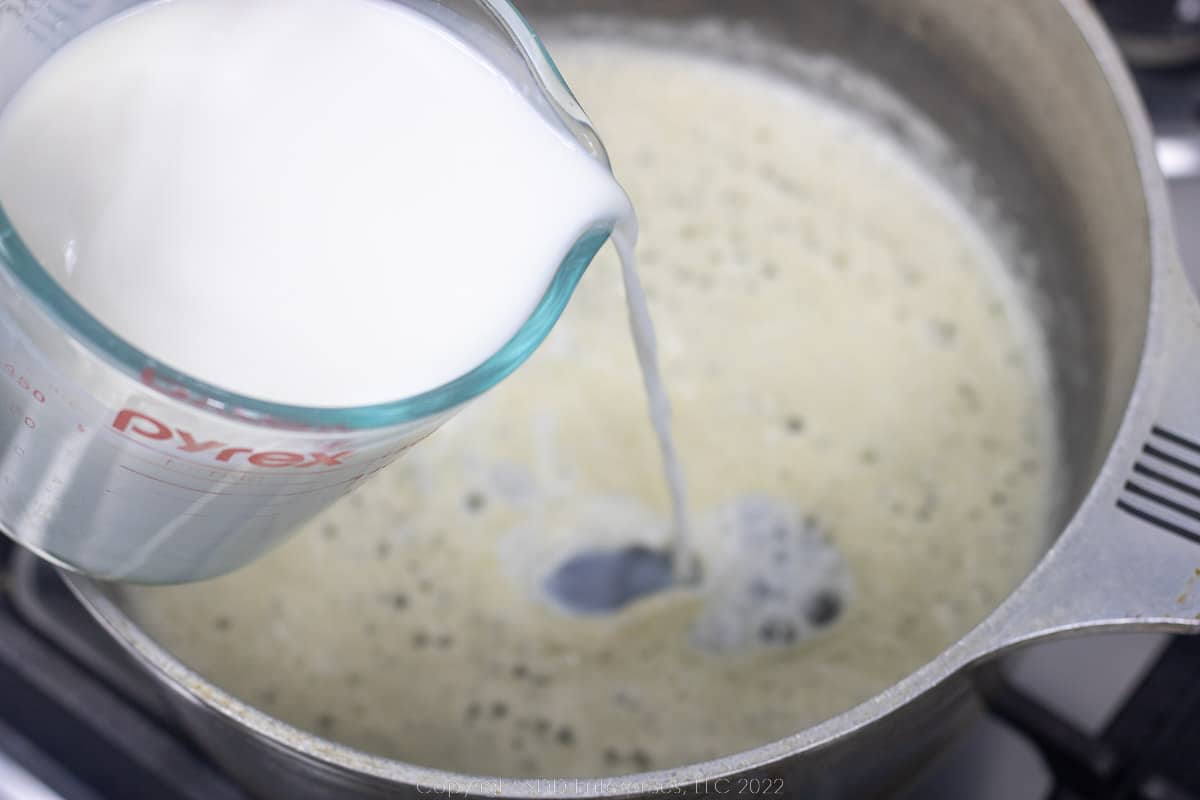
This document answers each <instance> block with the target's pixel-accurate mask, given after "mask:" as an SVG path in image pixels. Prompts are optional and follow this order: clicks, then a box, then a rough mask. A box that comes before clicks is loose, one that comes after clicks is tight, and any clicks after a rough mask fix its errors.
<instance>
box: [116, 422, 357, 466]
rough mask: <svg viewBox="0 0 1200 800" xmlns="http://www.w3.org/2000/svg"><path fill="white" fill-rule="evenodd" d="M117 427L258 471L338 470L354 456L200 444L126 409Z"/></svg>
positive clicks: (212, 442)
mask: <svg viewBox="0 0 1200 800" xmlns="http://www.w3.org/2000/svg"><path fill="white" fill-rule="evenodd" d="M113 427H114V428H116V429H117V430H118V431H120V432H121V433H127V434H136V435H138V436H141V437H142V438H144V439H152V440H155V441H159V442H165V441H168V440H172V439H176V438H178V440H179V441H180V442H181V444H180V445H179V447H178V448H177V449H179V450H181V451H183V452H184V453H209V454H211V455H212V457H213V458H214V459H216V460H217V461H223V462H226V463H229V462H232V461H233V460H234V459H235V458H236V457H238V456H245V457H246V461H248V462H249V463H251V464H253V465H254V466H256V467H275V468H278V467H297V468H299V469H304V468H306V467H316V466H322V467H336V466H341V464H342V459H343V458H347V457H349V456H351V455H354V453H353V451H351V450H343V451H342V452H340V453H290V452H287V451H283V450H269V451H265V452H257V451H255V450H254V449H253V448H250V447H230V446H229V445H227V444H226V443H225V442H214V441H205V442H202V441H200V440H198V439H197V438H196V437H195V436H193V435H192V434H190V433H188V432H187V431H185V430H183V429H182V428H175V429H171V428H170V427H168V426H166V425H164V424H163V423H161V422H159V421H158V420H156V419H155V418H154V417H151V416H149V415H148V414H143V413H141V412H140V411H131V410H129V409H123V410H121V411H120V412H118V413H117V416H116V419H114V420H113Z"/></svg>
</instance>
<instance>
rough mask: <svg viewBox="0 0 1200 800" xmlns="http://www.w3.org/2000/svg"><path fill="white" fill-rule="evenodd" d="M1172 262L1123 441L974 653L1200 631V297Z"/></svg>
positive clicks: (979, 637)
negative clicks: (1120, 633)
mask: <svg viewBox="0 0 1200 800" xmlns="http://www.w3.org/2000/svg"><path fill="white" fill-rule="evenodd" d="M1162 274H1163V277H1162V282H1163V285H1162V286H1160V287H1158V291H1156V292H1155V296H1156V308H1155V309H1154V315H1155V319H1156V320H1157V322H1156V323H1155V324H1154V326H1153V327H1152V329H1151V331H1150V335H1149V338H1148V341H1147V345H1146V357H1145V358H1144V362H1143V363H1144V366H1143V375H1142V378H1141V383H1140V385H1139V387H1138V391H1137V392H1136V393H1135V396H1134V399H1133V401H1132V403H1131V406H1130V408H1129V411H1128V413H1127V415H1126V419H1125V423H1124V427H1123V428H1122V431H1121V433H1120V434H1119V435H1118V438H1117V443H1116V445H1115V446H1114V447H1113V449H1112V452H1111V453H1110V455H1109V457H1108V460H1107V462H1106V463H1105V466H1104V468H1103V470H1102V472H1101V474H1100V476H1099V477H1098V479H1097V480H1096V482H1095V484H1094V486H1093V489H1092V491H1091V492H1090V494H1089V495H1088V497H1087V498H1086V500H1085V501H1084V503H1083V505H1082V507H1081V508H1080V510H1079V511H1078V513H1076V515H1075V517H1074V519H1073V520H1072V521H1071V523H1070V525H1069V526H1068V527H1067V529H1066V531H1065V532H1064V533H1063V534H1062V536H1061V537H1060V538H1059V540H1058V542H1057V543H1056V544H1055V545H1054V547H1053V548H1052V549H1051V550H1050V552H1049V553H1048V554H1047V555H1046V557H1045V558H1044V559H1043V560H1042V562H1041V564H1040V565H1039V566H1038V568H1037V570H1036V571H1035V572H1034V573H1033V574H1032V575H1031V576H1030V577H1029V578H1028V579H1027V581H1026V582H1025V584H1024V585H1023V586H1022V587H1021V588H1020V589H1018V591H1017V592H1016V593H1015V594H1014V595H1013V596H1012V597H1011V598H1010V599H1009V601H1008V602H1007V603H1006V604H1005V605H1004V606H1002V607H1001V608H1000V609H999V610H998V611H997V612H996V613H995V614H993V615H992V617H990V618H989V619H988V620H987V621H986V622H985V623H984V624H983V625H982V626H981V627H980V628H979V629H977V630H976V631H975V632H974V633H973V634H971V635H970V636H969V637H968V638H967V639H965V640H964V641H963V642H962V643H961V644H962V645H963V650H964V652H963V655H964V656H965V657H967V658H968V659H971V658H976V657H982V656H986V655H989V654H991V653H994V652H997V651H1000V650H1003V649H1006V648H1008V647H1011V646H1014V645H1017V644H1020V643H1022V642H1026V641H1031V640H1035V639H1041V638H1046V637H1049V636H1055V635H1063V634H1069V633H1085V632H1094V631H1101V630H1109V629H1129V628H1138V629H1143V630H1168V631H1176V632H1200V304H1198V303H1197V300H1196V297H1195V296H1194V294H1193V292H1192V290H1191V288H1190V286H1189V285H1188V283H1187V281H1186V279H1185V278H1184V277H1183V274H1182V271H1181V270H1180V269H1179V268H1178V266H1177V265H1172V266H1171V268H1170V269H1167V270H1164V271H1163V273H1162Z"/></svg>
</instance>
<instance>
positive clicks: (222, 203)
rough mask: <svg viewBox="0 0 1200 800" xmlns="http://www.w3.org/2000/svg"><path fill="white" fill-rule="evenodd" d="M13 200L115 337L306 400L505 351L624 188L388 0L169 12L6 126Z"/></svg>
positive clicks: (229, 379)
mask: <svg viewBox="0 0 1200 800" xmlns="http://www.w3.org/2000/svg"><path fill="white" fill-rule="evenodd" d="M0 205H2V206H3V208H4V209H5V211H7V213H8V215H9V216H10V217H11V219H12V222H13V225H14V227H15V228H16V230H17V231H18V233H19V234H20V235H21V237H22V238H23V239H24V241H25V243H26V244H27V245H28V246H29V248H30V249H31V250H32V252H33V253H34V255H35V256H36V257H37V258H38V259H39V260H40V261H41V263H42V264H43V265H44V266H45V267H46V269H48V270H49V271H50V272H51V274H52V275H53V277H54V278H55V279H56V280H57V281H58V282H59V283H60V284H61V285H62V286H63V287H64V288H66V289H67V291H69V292H70V293H71V294H72V296H73V297H74V298H75V299H76V300H77V301H78V302H79V303H80V304H82V305H83V307H84V308H86V309H87V310H88V311H90V312H91V313H92V314H93V315H94V316H96V317H97V318H98V319H99V320H100V321H101V322H102V323H104V324H105V325H107V326H108V327H110V328H111V329H113V330H114V331H116V332H117V333H118V334H119V335H120V336H122V337H124V338H125V339H126V340H127V341H129V342H130V343H132V344H133V345H134V346H136V347H138V348H140V349H141V350H143V351H144V352H147V353H149V354H150V355H152V356H153V357H155V358H157V359H159V360H160V361H162V362H163V363H165V364H167V365H169V366H171V367H174V368H175V369H178V370H180V371H182V372H184V373H186V374H189V375H191V376H193V377H196V378H199V379H200V380H203V381H206V382H208V383H211V384H215V385H217V386H220V387H222V388H225V389H229V390H232V391H234V392H237V393H239V394H242V395H246V396H250V397H255V398H259V399H264V400H270V401H276V402H281V403H288V404H293V405H306V406H356V405H367V404H373V403H383V402H388V401H393V400H398V399H400V398H404V397H408V396H412V395H415V394H418V393H420V392H423V391H426V390H430V389H434V388H436V387H438V386H441V385H443V384H445V383H446V382H448V381H450V380H452V379H454V378H457V377H459V376H461V375H463V374H465V373H467V372H468V371H470V370H471V369H473V368H474V367H476V366H478V365H479V364H481V363H483V362H484V361H485V360H487V358H488V357H489V356H491V355H492V354H494V353H495V352H496V351H497V350H498V349H500V348H501V346H502V345H504V344H505V343H506V342H507V341H508V340H509V339H510V338H511V337H512V336H513V334H514V333H516V332H517V330H518V329H519V328H520V327H521V326H522V324H523V323H524V322H525V321H526V320H527V319H528V317H529V315H530V313H531V312H532V311H533V309H534V308H535V306H536V305H537V303H538V301H539V300H540V299H541V298H542V296H543V294H544V293H545V291H546V288H547V287H548V286H549V284H550V281H551V278H552V277H553V275H554V273H555V271H556V269H557V268H558V267H559V265H560V264H561V263H562V261H563V258H564V256H565V255H566V254H567V252H568V251H569V250H570V248H571V246H572V245H573V244H574V243H575V242H576V241H577V240H578V239H579V238H580V236H581V235H582V234H584V233H586V232H587V231H588V230H589V229H590V228H592V227H595V226H599V225H601V224H604V225H610V224H612V223H613V222H614V221H615V220H617V219H621V218H625V217H627V216H629V214H630V209H629V206H628V202H627V200H626V198H625V196H624V194H623V193H622V191H621V189H620V188H619V187H618V186H617V184H616V182H615V181H614V180H613V178H612V176H611V175H610V174H609V173H608V172H607V171H606V170H605V169H604V168H603V167H602V166H601V165H600V164H598V163H597V162H596V161H594V160H593V159H592V158H590V157H589V156H588V155H587V154H586V153H585V152H584V151H583V149H582V148H581V147H580V145H579V144H578V143H577V142H576V141H575V140H574V139H572V138H570V136H569V135H568V134H567V133H566V132H565V131H563V130H561V129H559V128H558V127H556V126H555V125H552V124H550V123H549V122H548V121H547V118H546V117H544V116H543V115H542V114H541V113H540V112H539V111H538V110H537V109H536V108H535V107H534V106H533V105H532V104H531V103H530V102H529V101H528V100H527V99H526V98H525V97H524V96H523V94H522V93H521V92H520V91H519V90H518V88H517V87H515V86H513V85H512V84H511V83H510V82H509V81H508V80H507V79H506V77H505V76H504V75H502V74H501V73H500V72H499V71H497V69H496V68H495V67H493V66H492V65H491V64H489V62H488V61H486V60H484V58H483V57H482V56H481V55H480V54H479V53H477V52H476V51H475V50H473V49H472V48H471V47H469V46H467V45H466V44H465V43H464V42H463V41H462V40H460V39H458V38H456V37H455V36H454V35H452V34H450V33H449V32H448V31H447V30H446V29H444V28H442V27H440V26H439V25H438V24H436V23H434V22H433V21H431V20H430V19H428V18H426V17H424V16H422V15H420V14H417V13H415V12H413V11H411V10H408V9H405V8H403V7H402V6H398V5H396V4H394V3H390V2H379V1H377V0H353V1H352V2H346V1H345V0H171V2H161V3H153V4H148V5H144V6H139V7H138V8H137V9H135V10H134V11H133V12H131V13H127V14H124V15H122V16H120V17H118V18H116V19H113V20H109V21H107V22H106V23H103V24H102V25H100V26H99V27H97V28H96V29H94V30H92V31H89V32H87V33H86V34H85V35H84V36H82V37H81V38H79V39H77V40H76V41H74V42H72V43H71V44H69V45H68V46H67V47H66V48H64V49H63V50H62V51H60V52H59V53H57V54H56V55H54V56H53V57H52V58H51V60H50V61H49V62H47V63H46V64H45V65H43V66H42V67H41V68H40V69H39V70H38V71H37V72H36V73H35V74H34V76H33V77H32V78H31V79H30V80H29V81H28V82H27V84H26V85H25V86H23V87H22V89H21V90H20V92H19V93H18V94H17V96H16V97H15V98H14V99H13V100H12V101H11V103H10V104H9V105H8V106H7V107H6V108H5V109H4V111H3V114H2V115H0Z"/></svg>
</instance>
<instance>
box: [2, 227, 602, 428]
mask: <svg viewBox="0 0 1200 800" xmlns="http://www.w3.org/2000/svg"><path fill="white" fill-rule="evenodd" d="M611 234H612V224H611V223H610V224H609V225H608V226H600V227H595V228H592V229H590V230H588V231H587V232H585V233H584V234H583V235H582V236H580V237H579V239H578V240H577V241H576V242H575V244H574V246H572V248H571V249H570V251H568V253H567V255H566V257H565V258H564V259H563V262H562V264H561V265H560V266H559V268H558V270H557V272H556V273H555V275H554V278H553V279H552V280H551V282H550V286H549V287H548V288H547V289H546V293H545V294H544V295H542V299H541V300H540V301H539V302H538V305H537V306H536V307H535V308H534V310H533V313H532V314H531V315H530V316H529V319H528V320H526V321H525V324H524V325H522V326H521V328H520V329H519V330H518V331H517V332H516V334H514V335H513V337H512V338H511V339H509V340H508V342H507V343H506V344H505V345H504V346H503V347H501V348H500V349H499V350H498V351H496V353H495V354H494V355H493V356H491V357H490V358H489V359H488V360H487V361H485V362H483V363H482V364H480V365H479V366H477V367H475V368H474V369H473V370H471V371H470V372H468V373H466V374H465V375H463V376H461V377H459V378H456V379H455V380H452V381H450V382H449V383H446V384H444V385H442V386H440V387H438V388H436V389H431V390H430V391H428V392H423V393H422V394H418V395H413V396H412V397H406V398H403V399H401V400H395V401H392V402H389V403H380V404H377V405H369V406H352V407H341V408H333V407H331V408H313V407H308V406H290V405H283V404H278V403H269V402H266V401H264V400H256V399H254V398H252V397H245V396H242V395H239V394H236V393H234V392H231V391H228V390H225V389H222V388H220V387H218V386H214V385H212V384H209V383H205V382H204V381H200V380H197V379H195V378H192V377H190V376H188V375H186V374H184V373H182V372H180V371H178V370H175V369H172V368H171V367H169V366H167V365H165V364H163V363H162V362H160V361H158V360H156V359H154V358H152V357H151V356H149V355H147V354H146V353H144V352H142V351H141V350H139V349H138V348H136V347H134V346H133V345H131V344H130V343H129V342H127V341H125V340H124V339H122V338H121V337H120V336H118V335H117V334H115V333H114V332H113V331H111V330H109V329H108V328H107V327H106V326H105V325H104V324H103V323H101V322H100V321H99V320H98V319H96V318H95V317H94V316H92V315H91V314H90V313H89V312H88V311H87V310H86V309H84V308H83V306H81V305H80V304H79V303H78V302H76V300H75V299H74V298H73V297H71V295H70V294H68V293H67V291H66V290H65V289H63V288H62V287H61V286H60V285H59V283H58V281H56V280H55V279H54V278H53V277H51V275H50V273H49V272H47V271H46V270H45V268H43V267H42V265H41V264H40V263H39V262H38V260H37V258H35V257H34V255H33V253H32V252H31V251H30V250H29V248H28V247H27V246H26V245H25V243H24V242H23V241H22V240H21V238H20V236H18V234H17V231H16V228H15V226H14V225H13V224H12V221H11V220H10V219H9V217H8V215H7V214H6V213H5V211H4V208H3V207H2V206H0V264H2V265H3V266H4V267H6V268H7V269H8V271H9V272H10V273H11V274H12V275H13V276H14V277H15V278H16V279H17V282H18V283H19V284H20V285H21V286H22V287H23V288H24V289H25V290H26V291H28V292H29V294H30V295H31V296H32V297H33V298H35V299H36V300H37V301H38V302H39V303H40V305H41V307H42V309H43V310H44V311H46V312H47V313H49V314H50V316H51V317H52V318H54V319H55V320H57V321H59V322H61V323H62V324H63V325H64V326H65V328H66V329H67V331H69V332H70V333H71V334H72V335H73V336H74V337H75V338H76V339H77V340H78V341H80V342H81V343H83V344H84V345H85V346H87V347H88V349H89V350H91V351H92V352H94V353H96V354H97V355H99V356H100V357H101V358H103V359H104V360H106V361H108V362H110V363H112V364H115V365H116V366H118V367H119V368H120V369H121V370H122V371H123V372H125V373H126V374H127V375H128V376H129V377H131V378H132V379H134V380H136V381H138V382H139V383H142V385H146V382H145V381H144V380H143V375H144V374H145V372H146V371H147V370H151V371H152V373H153V375H154V377H155V381H156V382H158V381H162V382H165V383H168V384H173V385H174V386H178V387H181V388H183V389H185V390H187V391H188V392H189V393H190V394H192V395H195V396H197V397H200V398H203V399H204V401H205V402H204V407H206V408H208V409H209V410H211V411H213V412H214V413H218V414H230V412H234V411H237V412H249V414H251V415H253V416H247V415H246V414H245V413H237V414H233V416H235V417H236V418H237V419H239V420H242V421H244V422H246V423H248V424H251V425H253V424H254V423H255V422H256V417H258V418H260V419H259V421H263V422H265V421H267V420H269V421H270V422H272V423H275V424H277V423H280V422H283V423H291V424H295V425H297V426H302V427H311V428H322V429H331V430H338V429H353V430H363V429H370V428H386V427H390V426H393V425H402V424H404V423H409V422H416V421H419V420H422V419H426V418H429V417H433V416H436V415H438V414H441V413H444V412H448V411H450V410H452V409H454V408H456V407H458V406H460V405H462V404H464V403H466V402H468V401H470V400H473V399H474V398H476V397H478V396H479V395H481V394H483V393H484V392H486V391H487V390H489V389H491V388H492V387H493V386H495V385H496V384H498V383H499V382H500V381H502V380H504V379H505V378H507V377H508V376H509V375H511V374H512V373H513V372H514V371H515V370H516V369H517V368H518V367H520V366H521V365H522V364H523V363H525V361H526V360H527V359H528V358H529V357H530V356H531V355H533V352H534V351H535V350H536V349H537V348H538V346H539V345H541V343H542V342H543V341H544V340H545V338H546V337H547V336H548V335H549V334H550V331H551V329H552V328H553V327H554V323H556V322H557V321H558V318H559V317H560V316H561V315H562V312H563V310H564V309H565V308H566V306H567V301H568V300H570V299H571V295H572V294H573V293H574V292H575V287H576V286H578V285H579V281H580V279H581V278H583V274H584V273H585V272H586V271H587V268H588V265H589V264H591V262H592V259H593V258H595V256H596V253H598V252H599V251H600V248H601V247H603V246H604V243H605V242H607V241H608V238H609V236H610V235H611ZM151 388H153V387H151ZM164 394H165V393H164ZM167 396H170V395H169V394H168V395H167Z"/></svg>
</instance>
